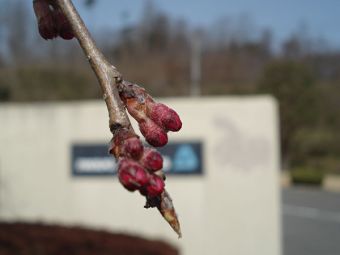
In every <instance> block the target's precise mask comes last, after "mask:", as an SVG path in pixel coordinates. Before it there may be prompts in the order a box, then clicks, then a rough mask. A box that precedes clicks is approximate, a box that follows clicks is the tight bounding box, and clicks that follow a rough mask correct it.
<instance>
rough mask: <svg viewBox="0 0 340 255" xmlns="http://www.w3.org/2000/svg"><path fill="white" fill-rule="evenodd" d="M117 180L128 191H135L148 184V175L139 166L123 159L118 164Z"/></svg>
mask: <svg viewBox="0 0 340 255" xmlns="http://www.w3.org/2000/svg"><path fill="white" fill-rule="evenodd" d="M118 178H119V181H120V182H121V184H122V185H123V186H124V187H125V188H126V189H127V190H129V191H135V190H137V189H140V188H141V187H144V186H145V185H147V184H148V182H149V178H148V174H147V173H146V172H145V170H144V169H143V168H142V166H141V165H139V164H138V163H136V162H135V161H133V160H129V159H123V160H121V161H120V162H119V166H118Z"/></svg>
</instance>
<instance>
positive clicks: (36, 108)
mask: <svg viewBox="0 0 340 255" xmlns="http://www.w3.org/2000/svg"><path fill="white" fill-rule="evenodd" d="M160 101H162V102H165V103H167V104H169V105H170V106H171V107H173V108H174V109H176V110H177V111H178V113H179V114H180V115H181V117H182V120H183V129H182V130H181V131H180V132H179V133H173V134H171V135H170V140H173V141H180V140H190V139H194V140H201V141H202V142H203V146H204V147H203V150H204V159H203V160H204V171H205V174H204V175H202V176H192V177H190V176H171V177H169V178H168V179H167V182H166V185H167V189H168V190H169V192H170V194H171V195H172V197H173V200H174V204H175V206H176V208H177V211H178V214H179V217H180V220H181V224H182V232H183V238H182V239H180V240H178V239H177V238H176V235H175V234H174V233H173V232H172V230H171V229H170V227H169V226H168V225H167V223H166V222H165V221H164V220H163V219H162V218H161V216H160V215H159V214H158V212H157V210H155V209H149V210H145V209H144V208H143V205H144V199H143V197H141V196H140V195H139V194H137V193H129V192H127V191H126V190H125V189H123V188H122V187H121V185H120V184H119V183H118V181H117V179H116V178H113V177H87V178H74V177H72V175H71V169H70V167H71V164H70V161H71V145H72V144H73V143H79V142H94V143H98V142H107V141H109V140H110V138H111V135H110V133H109V130H108V118H107V112H106V108H105V104H104V102H101V101H98V102H93V101H92V102H81V103H56V104H2V105H0V219H1V220H11V221H12V220H25V221H44V222H53V223H62V224H72V225H74V224H77V225H79V224H81V225H85V226H90V227H95V228H105V229H108V230H112V231H124V232H126V231H127V232H129V233H133V234H141V235H144V236H146V237H150V238H162V239H165V240H168V241H169V242H171V243H172V244H174V245H175V246H177V247H179V248H180V250H181V251H182V254H184V255H194V254H195V255H207V254H214V255H219V254H221V255H222V254H223V255H225V254H231V255H256V254H258V255H279V254H281V244H280V241H281V237H280V235H281V234H280V233H281V226H280V208H279V207H280V201H279V199H280V196H279V195H280V194H279V156H278V155H279V152H278V126H277V109H276V103H275V102H274V101H273V99H272V98H270V97H265V96H259V97H218V98H201V99H188V98H182V99H166V100H165V99H164V100H163V99H161V100H160Z"/></svg>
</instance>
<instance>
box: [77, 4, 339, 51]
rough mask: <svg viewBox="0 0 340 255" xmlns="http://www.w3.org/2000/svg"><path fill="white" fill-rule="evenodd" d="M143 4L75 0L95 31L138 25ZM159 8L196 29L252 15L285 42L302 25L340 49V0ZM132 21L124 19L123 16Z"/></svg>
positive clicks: (160, 5)
mask: <svg viewBox="0 0 340 255" xmlns="http://www.w3.org/2000/svg"><path fill="white" fill-rule="evenodd" d="M144 2H145V1H143V0H123V1H122V0H120V1H118V0H97V4H96V5H95V6H94V8H92V9H86V8H84V5H83V4H82V3H83V0H74V3H75V5H76V6H78V7H79V10H80V12H81V14H82V16H83V17H84V19H85V22H86V23H87V24H91V25H90V28H91V29H97V28H105V27H106V28H108V27H112V28H118V27H120V26H121V25H122V24H124V23H125V22H131V23H133V22H136V21H137V20H138V18H139V17H140V15H141V11H142V9H143V5H144ZM154 2H155V4H156V6H157V7H158V8H159V9H160V10H162V11H164V12H165V13H167V14H169V15H170V16H171V17H173V18H176V19H185V20H187V21H188V22H189V24H191V25H192V26H211V25H212V24H214V22H216V20H218V19H220V18H222V17H234V18H237V17H240V15H245V14H247V15H249V16H250V17H251V20H252V21H254V23H255V25H256V26H258V27H259V28H265V27H268V28H271V29H272V30H273V32H274V35H275V37H276V39H281V38H284V37H286V36H288V35H289V34H291V33H292V31H294V30H295V31H296V29H297V27H298V26H299V24H300V25H301V24H305V25H307V27H308V33H309V34H310V35H312V36H315V37H319V36H320V37H323V38H326V39H327V40H328V41H330V42H331V44H332V45H333V46H336V47H337V48H339V47H340V28H339V27H340V0H280V1H278V0H209V1H207V0H154ZM126 13H128V18H125V19H123V18H122V17H123V14H126Z"/></svg>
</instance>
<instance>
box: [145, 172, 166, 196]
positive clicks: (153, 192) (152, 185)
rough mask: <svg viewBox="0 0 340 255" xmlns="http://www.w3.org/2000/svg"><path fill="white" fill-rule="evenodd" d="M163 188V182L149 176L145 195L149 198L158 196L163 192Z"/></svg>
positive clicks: (153, 176) (156, 177) (158, 178)
mask: <svg viewBox="0 0 340 255" xmlns="http://www.w3.org/2000/svg"><path fill="white" fill-rule="evenodd" d="M164 186H165V184H164V181H163V180H162V179H161V178H160V177H158V176H156V175H151V176H150V180H149V185H147V186H146V193H147V195H148V196H150V197H156V196H159V195H160V194H162V192H163V191H164Z"/></svg>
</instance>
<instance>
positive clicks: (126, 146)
mask: <svg viewBox="0 0 340 255" xmlns="http://www.w3.org/2000/svg"><path fill="white" fill-rule="evenodd" d="M122 147H123V148H122V151H123V154H124V155H125V156H128V157H130V158H133V159H139V158H140V156H141V155H142V153H143V144H142V142H141V141H140V139H139V138H138V137H136V136H135V137H130V138H128V139H126V140H125V141H124V142H123V146H122Z"/></svg>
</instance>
